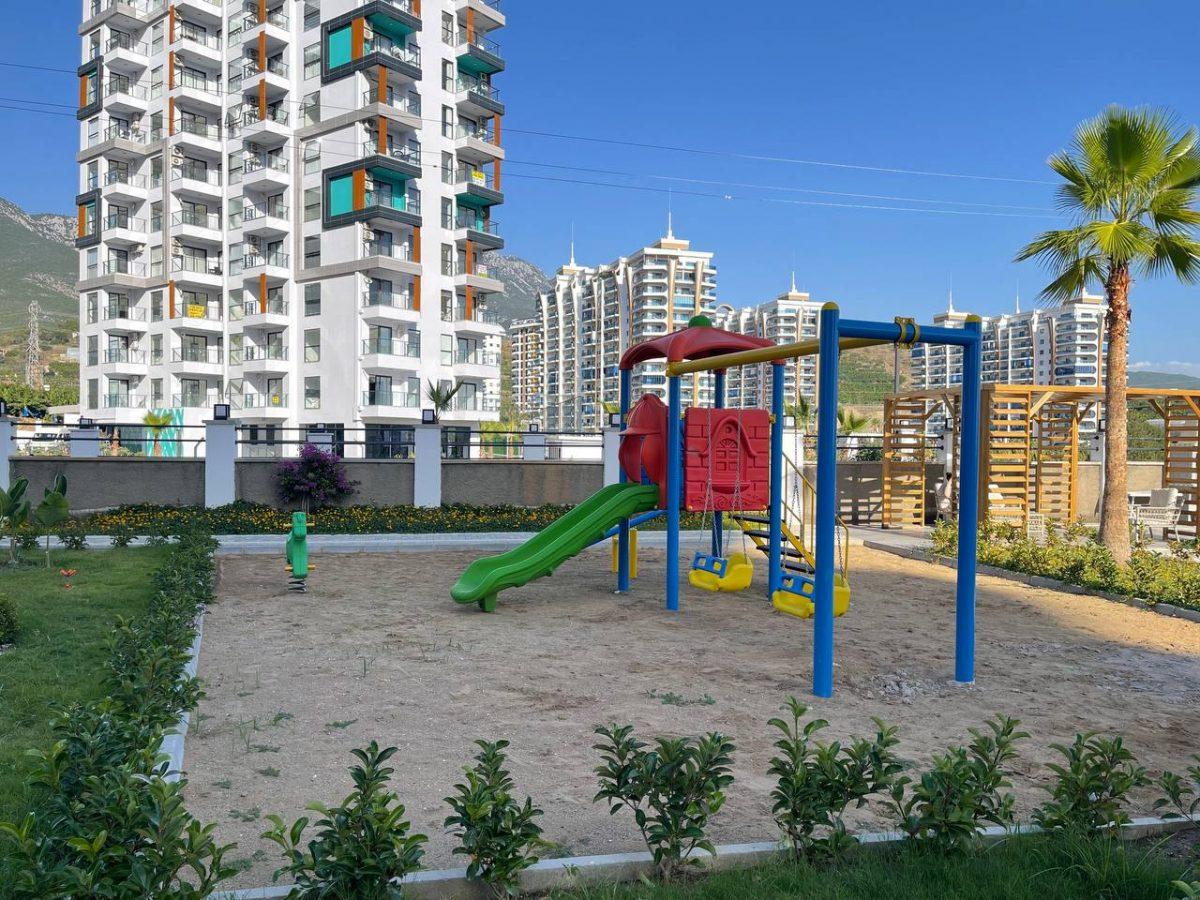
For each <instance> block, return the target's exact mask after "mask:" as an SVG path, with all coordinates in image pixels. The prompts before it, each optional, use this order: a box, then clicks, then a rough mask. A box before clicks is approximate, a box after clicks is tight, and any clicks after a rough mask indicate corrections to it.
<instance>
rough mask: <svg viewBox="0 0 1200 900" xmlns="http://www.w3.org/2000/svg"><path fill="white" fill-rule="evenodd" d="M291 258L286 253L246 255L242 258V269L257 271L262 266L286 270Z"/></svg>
mask: <svg viewBox="0 0 1200 900" xmlns="http://www.w3.org/2000/svg"><path fill="white" fill-rule="evenodd" d="M289 258H290V257H289V256H288V255H287V254H286V253H246V254H245V255H244V256H243V257H242V268H243V269H255V268H258V267H260V266H278V267H280V268H284V269H286V268H287V266H288V260H289Z"/></svg>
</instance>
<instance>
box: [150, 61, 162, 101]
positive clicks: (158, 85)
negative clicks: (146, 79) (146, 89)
mask: <svg viewBox="0 0 1200 900" xmlns="http://www.w3.org/2000/svg"><path fill="white" fill-rule="evenodd" d="M162 86H163V74H162V66H155V67H154V68H153V69H151V70H150V99H151V100H153V99H154V98H155V97H157V96H158V95H159V94H161V93H162Z"/></svg>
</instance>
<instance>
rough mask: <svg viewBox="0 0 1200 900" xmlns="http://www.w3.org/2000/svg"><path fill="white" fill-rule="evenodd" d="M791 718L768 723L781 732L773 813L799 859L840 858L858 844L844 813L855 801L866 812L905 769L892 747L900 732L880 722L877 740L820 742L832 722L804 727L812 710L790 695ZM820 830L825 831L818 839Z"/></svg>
mask: <svg viewBox="0 0 1200 900" xmlns="http://www.w3.org/2000/svg"><path fill="white" fill-rule="evenodd" d="M783 708H784V709H785V710H787V711H788V712H789V713H790V718H789V719H783V718H775V719H771V721H770V722H769V723H768V724H769V725H770V726H771V727H773V728H774V729H775V730H776V731H778V732H779V733H780V737H779V739H778V740H777V741H775V749H776V750H778V751H779V752H780V754H781V755H779V756H773V757H772V758H771V768H770V769H769V772H770V774H771V775H774V776H775V778H776V783H775V789H774V790H773V791H771V799H772V800H773V801H774V805H773V806H772V807H771V812H772V814H773V815H774V816H775V823H776V824H777V825H778V826H779V827H780V828H781V829H782V830H783V833H784V834H785V835H786V836H787V839H788V842H789V844H790V845H791V850H792V856H793V858H795V859H796V860H801V859H804V858H810V857H812V856H817V855H820V856H828V857H835V856H840V855H841V854H842V852H843V851H844V850H845V849H846V848H847V847H848V846H849V845H850V844H851V843H853V841H852V840H851V839H850V838H849V837H848V836H847V834H846V826H845V825H844V824H843V822H842V813H843V812H844V811H845V809H846V807H848V806H849V805H850V804H851V803H853V804H854V805H855V807H856V808H861V807H862V806H864V805H865V804H866V802H867V798H868V797H869V796H871V795H872V794H875V793H878V792H880V791H884V790H888V789H889V788H890V787H891V784H892V780H893V779H894V777H895V776H896V774H897V773H898V772H899V771H900V765H899V763H898V762H897V760H896V757H895V754H894V753H893V752H892V748H893V747H894V746H895V745H896V744H897V743H899V741H898V739H897V738H896V729H895V728H894V727H888V726H886V725H884V724H883V723H882V722H881V721H880V720H879V719H876V720H875V726H876V728H877V731H876V733H875V738H874V740H867V739H865V738H857V739H855V740H853V741H851V742H850V743H849V744H848V745H846V746H842V744H841V743H839V742H837V741H834V742H833V743H830V744H822V743H817V742H814V741H813V740H812V738H813V736H814V735H815V734H817V732H819V731H821V730H822V729H824V728H826V727H828V725H829V723H828V722H827V721H825V720H824V719H813V720H812V721H811V722H808V723H807V724H806V725H804V726H803V727H801V725H800V720H801V719H803V718H804V716H805V714H806V713H807V712H808V707H806V706H805V705H804V704H803V703H801V702H800V701H799V700H797V699H796V698H795V697H789V698H788V700H787V703H786V704H784V707H783ZM818 828H822V829H825V834H824V835H823V836H820V837H818V836H816V831H817V829H818Z"/></svg>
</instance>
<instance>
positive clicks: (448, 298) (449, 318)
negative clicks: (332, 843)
mask: <svg viewBox="0 0 1200 900" xmlns="http://www.w3.org/2000/svg"><path fill="white" fill-rule="evenodd" d="M442 321H443V322H453V321H454V292H453V291H442Z"/></svg>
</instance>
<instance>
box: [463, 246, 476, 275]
mask: <svg viewBox="0 0 1200 900" xmlns="http://www.w3.org/2000/svg"><path fill="white" fill-rule="evenodd" d="M474 249H475V246H474V244H473V242H472V241H471V239H470V238H468V239H467V252H466V253H465V254H464V255H465V256H466V258H467V274H468V275H470V274H472V273H473V272H474V271H475V263H474V260H472V259H471V257H472V256H474V253H473V251H474Z"/></svg>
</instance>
